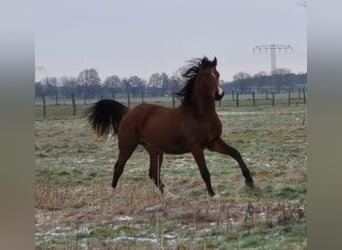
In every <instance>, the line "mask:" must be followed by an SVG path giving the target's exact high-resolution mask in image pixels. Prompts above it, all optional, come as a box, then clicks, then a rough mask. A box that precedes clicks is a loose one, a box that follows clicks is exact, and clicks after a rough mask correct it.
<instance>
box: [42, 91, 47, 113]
mask: <svg viewBox="0 0 342 250" xmlns="http://www.w3.org/2000/svg"><path fill="white" fill-rule="evenodd" d="M42 101H43V118H46V103H45V96H44V95H42Z"/></svg>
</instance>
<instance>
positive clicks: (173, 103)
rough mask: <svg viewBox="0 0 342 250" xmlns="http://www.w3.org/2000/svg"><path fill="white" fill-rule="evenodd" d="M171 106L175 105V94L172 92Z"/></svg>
mask: <svg viewBox="0 0 342 250" xmlns="http://www.w3.org/2000/svg"><path fill="white" fill-rule="evenodd" d="M172 107H173V108H175V107H176V100H175V94H174V93H172Z"/></svg>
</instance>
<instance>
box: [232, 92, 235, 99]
mask: <svg viewBox="0 0 342 250" xmlns="http://www.w3.org/2000/svg"><path fill="white" fill-rule="evenodd" d="M232 99H233V101H234V100H235V93H234V90H232Z"/></svg>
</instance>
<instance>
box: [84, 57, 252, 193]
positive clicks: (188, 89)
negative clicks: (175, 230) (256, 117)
mask: <svg viewBox="0 0 342 250" xmlns="http://www.w3.org/2000/svg"><path fill="white" fill-rule="evenodd" d="M216 65H217V59H216V57H215V58H214V60H213V61H210V60H209V59H208V58H207V57H203V58H202V59H200V58H198V59H193V60H192V61H190V65H189V67H188V69H187V70H186V71H185V72H184V73H183V77H184V78H185V80H186V82H185V85H184V87H183V88H182V89H181V90H180V91H179V92H177V93H176V96H177V97H178V98H180V100H181V104H180V105H179V106H178V107H176V108H167V107H163V106H160V105H155V104H146V103H143V104H140V105H137V106H136V107H134V108H132V109H129V108H128V107H126V106H124V105H123V104H121V103H119V102H117V101H115V100H108V99H107V100H106V99H104V100H100V101H98V102H96V103H95V104H93V105H92V106H91V107H90V108H88V110H87V112H86V115H87V118H88V121H89V123H90V126H91V128H92V129H93V130H94V132H95V133H96V134H97V135H98V136H102V135H106V134H108V133H109V132H110V131H111V129H113V131H114V133H115V134H117V136H118V147H119V155H118V159H117V161H116V163H115V166H114V174H113V181H112V187H113V188H114V189H115V187H116V186H117V183H118V180H119V178H120V176H121V174H122V173H123V170H124V166H125V164H126V162H127V160H128V159H129V158H130V156H131V155H132V153H133V152H134V151H135V149H136V148H137V146H138V145H142V146H143V147H144V148H145V149H146V150H147V152H148V154H149V157H150V168H149V177H150V178H151V179H152V180H153V181H154V183H155V185H156V186H157V188H159V190H160V192H161V193H163V188H164V184H163V182H162V181H161V180H160V167H161V164H162V161H163V155H164V153H166V154H184V153H191V154H192V155H193V157H194V159H195V161H196V163H197V166H198V168H199V171H200V173H201V176H202V179H203V180H204V182H205V184H206V187H207V190H208V193H209V195H210V196H214V195H215V192H214V190H213V188H212V186H211V181H210V173H209V171H208V168H207V165H206V161H205V157H204V150H205V149H209V150H210V151H214V152H218V153H221V154H225V155H230V156H231V157H233V158H234V159H235V160H236V161H237V163H238V164H239V166H240V168H241V171H242V174H243V176H244V177H245V183H246V185H247V186H249V187H251V188H252V187H254V184H253V179H252V177H251V174H250V172H249V169H248V168H247V166H246V164H245V162H244V161H243V159H242V157H241V155H240V153H239V151H238V150H236V149H235V148H233V147H232V146H230V145H228V144H227V143H226V142H225V141H223V139H222V138H221V133H222V123H221V121H220V119H219V117H218V115H217V113H216V109H215V101H217V100H220V99H222V97H223V95H224V91H223V90H222V88H221V86H220V84H219V76H220V75H219V72H218V71H217V70H216Z"/></svg>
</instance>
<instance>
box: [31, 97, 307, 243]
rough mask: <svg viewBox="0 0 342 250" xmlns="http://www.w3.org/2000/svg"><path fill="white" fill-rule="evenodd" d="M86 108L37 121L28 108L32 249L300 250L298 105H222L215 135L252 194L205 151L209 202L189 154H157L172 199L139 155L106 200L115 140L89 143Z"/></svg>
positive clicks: (302, 204)
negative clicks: (236, 155) (247, 178)
mask: <svg viewBox="0 0 342 250" xmlns="http://www.w3.org/2000/svg"><path fill="white" fill-rule="evenodd" d="M133 103H134V102H133ZM160 103H163V102H162V101H160ZM285 103H286V102H285ZM166 105H171V103H168V104H166ZM85 108H86V106H81V105H79V106H78V110H77V114H78V115H77V116H72V111H71V110H72V108H71V107H70V106H69V105H59V106H48V107H47V118H46V119H43V118H42V116H41V106H36V121H35V139H36V140H35V148H36V185H35V206H36V214H35V224H36V236H35V239H36V248H37V249H51V248H53V249H77V248H78V249H306V246H307V242H306V239H307V237H306V210H307V203H306V202H307V199H306V194H307V192H306V183H307V175H306V170H307V157H306V155H307V152H306V143H307V140H306V128H307V120H306V105H303V104H293V105H276V106H274V107H272V106H270V105H266V106H261V105H258V106H256V107H252V106H248V105H243V106H242V107H239V108H236V107H232V106H229V105H227V103H225V102H224V103H222V106H221V108H218V113H219V116H220V118H221V120H222V123H223V126H224V127H223V136H222V137H223V138H224V140H226V141H228V142H229V143H230V144H231V145H232V146H234V147H236V148H237V149H238V150H239V151H240V152H241V154H242V156H243V157H244V159H245V161H246V163H247V165H248V166H249V168H250V170H251V173H252V175H253V177H254V180H255V182H256V185H257V188H256V189H254V190H250V189H248V188H247V187H245V186H244V178H243V176H242V174H241V171H240V169H239V168H238V165H237V163H236V162H235V161H234V160H233V159H232V158H229V157H226V156H223V155H219V154H216V153H212V152H209V151H206V152H205V155H206V159H207V165H208V168H209V171H210V173H211V176H212V184H213V187H214V190H215V191H216V193H217V194H219V195H220V197H219V198H216V199H213V198H210V197H209V196H208V195H207V192H206V188H205V184H204V182H203V181H202V179H201V177H200V173H199V171H198V168H197V166H196V164H195V162H194V160H193V159H192V157H191V155H190V154H184V155H178V156H175V155H166V156H165V157H164V162H163V165H162V170H161V178H162V179H163V182H164V183H165V185H166V186H167V188H168V189H169V190H170V191H171V192H172V193H173V194H175V197H172V198H167V197H164V196H163V195H161V194H160V193H159V191H158V190H157V189H156V187H155V186H154V184H153V183H152V181H151V180H150V179H149V177H148V165H149V159H148V154H147V153H146V152H145V151H144V149H142V148H138V149H137V151H136V152H135V153H134V154H133V156H132V158H131V159H130V160H129V161H128V163H127V165H126V167H125V172H124V173H123V175H122V177H121V178H120V181H119V184H118V187H117V189H116V193H115V195H114V197H112V193H111V186H110V184H111V179H112V174H113V165H114V163H115V161H116V157H117V154H118V151H117V145H116V143H117V140H116V138H115V137H114V138H96V136H95V135H94V134H93V133H92V131H91V130H90V128H89V126H88V124H87V122H86V120H85V119H84V118H82V117H81V114H82V112H83V111H84V109H85Z"/></svg>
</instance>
